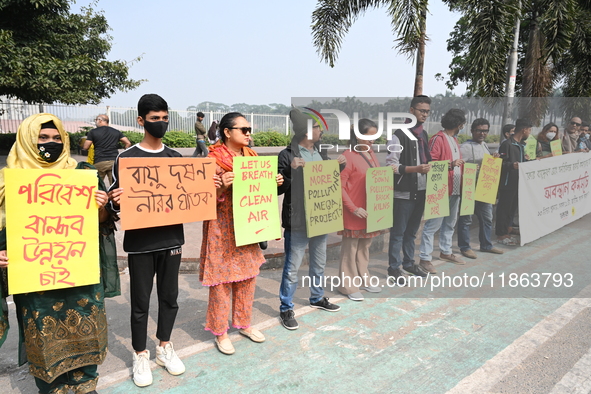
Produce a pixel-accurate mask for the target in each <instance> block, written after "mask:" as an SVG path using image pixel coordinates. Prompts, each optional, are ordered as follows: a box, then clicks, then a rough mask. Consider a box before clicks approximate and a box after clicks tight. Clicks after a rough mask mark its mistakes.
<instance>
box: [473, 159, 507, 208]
mask: <svg viewBox="0 0 591 394" xmlns="http://www.w3.org/2000/svg"><path fill="white" fill-rule="evenodd" d="M502 165H503V159H501V158H499V157H497V158H495V157H492V155H484V158H483V159H482V165H481V166H480V174H479V175H478V182H477V183H476V194H475V197H474V200H476V201H482V202H486V203H489V204H493V205H494V204H496V203H497V192H498V190H499V181H500V179H501V166H502Z"/></svg>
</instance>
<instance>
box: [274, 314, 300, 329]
mask: <svg viewBox="0 0 591 394" xmlns="http://www.w3.org/2000/svg"><path fill="white" fill-rule="evenodd" d="M279 318H280V319H281V324H283V327H285V328H287V329H288V330H297V329H298V328H300V326H299V325H298V321H297V320H296V319H295V312H294V311H293V309H289V310H287V311H285V312H279Z"/></svg>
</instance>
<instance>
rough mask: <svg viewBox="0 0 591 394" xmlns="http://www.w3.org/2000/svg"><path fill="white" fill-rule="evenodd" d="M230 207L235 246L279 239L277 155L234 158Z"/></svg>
mask: <svg viewBox="0 0 591 394" xmlns="http://www.w3.org/2000/svg"><path fill="white" fill-rule="evenodd" d="M234 175H235V177H234V183H233V184H232V208H233V213H234V236H235V238H236V246H242V245H250V244H254V243H257V242H263V241H269V240H272V239H277V238H281V220H280V218H279V203H278V200H277V179H276V177H277V156H248V157H234Z"/></svg>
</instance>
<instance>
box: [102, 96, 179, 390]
mask: <svg viewBox="0 0 591 394" xmlns="http://www.w3.org/2000/svg"><path fill="white" fill-rule="evenodd" d="M138 115H139V116H138V118H137V122H138V123H139V125H140V126H142V127H143V128H144V139H143V140H142V141H141V142H140V143H139V144H136V145H134V146H132V147H131V148H129V149H127V150H126V151H124V152H122V153H120V154H119V156H118V157H117V159H116V161H115V165H114V167H113V185H111V187H110V189H109V196H110V198H111V200H112V202H111V203H112V206H113V209H114V210H115V211H119V208H120V202H121V198H122V196H123V193H125V192H128V191H125V190H124V189H122V188H120V186H119V183H120V179H119V160H120V159H121V158H123V157H145V158H158V157H182V155H181V154H180V153H178V152H177V151H175V150H173V149H170V148H169V147H167V146H166V145H164V144H163V143H162V137H164V134H165V133H166V129H167V128H168V104H167V103H166V101H164V99H163V98H162V97H160V96H158V95H156V94H145V95H143V96H142V97H141V98H140V100H139V102H138ZM184 243H185V236H184V232H183V225H182V224H173V225H169V226H159V227H149V228H140V229H135V230H126V231H125V237H124V238H123V249H124V250H125V251H126V252H127V253H128V265H129V280H130V292H131V343H132V346H133V349H134V353H133V382H134V383H135V384H136V385H137V386H139V387H144V386H148V385H150V384H152V371H151V370H150V363H149V360H150V351H149V350H147V349H146V342H147V330H148V317H149V314H148V313H149V307H150V294H151V293H152V286H153V282H154V275H157V282H156V287H157V291H158V329H157V331H156V337H157V338H158V339H159V340H160V343H159V346H157V347H156V362H157V363H158V364H159V365H162V366H164V367H165V368H166V370H167V371H168V372H169V373H170V374H171V375H180V374H182V373H183V372H185V366H184V364H183V362H182V361H181V360H180V359H179V358H178V356H177V355H176V352H175V351H174V348H173V345H172V342H170V336H171V334H172V328H173V327H174V321H175V319H176V315H177V312H178V309H179V306H178V304H177V297H178V292H179V288H178V275H179V267H180V264H181V252H182V248H181V246H182V245H183V244H184Z"/></svg>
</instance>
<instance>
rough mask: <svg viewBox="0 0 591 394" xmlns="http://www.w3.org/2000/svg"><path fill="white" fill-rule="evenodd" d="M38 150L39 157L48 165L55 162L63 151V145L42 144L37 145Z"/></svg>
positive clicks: (54, 143) (53, 143)
mask: <svg viewBox="0 0 591 394" xmlns="http://www.w3.org/2000/svg"><path fill="white" fill-rule="evenodd" d="M37 148H38V149H39V156H41V158H42V159H43V160H45V161H46V162H48V163H53V162H55V161H56V160H57V159H58V157H60V155H61V154H62V151H63V150H64V144H63V143H62V144H60V143H59V142H46V143H44V144H37Z"/></svg>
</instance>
